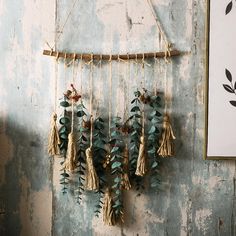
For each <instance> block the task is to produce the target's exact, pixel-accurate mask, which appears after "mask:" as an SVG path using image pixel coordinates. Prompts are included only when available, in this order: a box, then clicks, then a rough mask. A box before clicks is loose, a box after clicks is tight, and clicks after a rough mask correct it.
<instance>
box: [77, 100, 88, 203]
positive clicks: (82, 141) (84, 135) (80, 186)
mask: <svg viewBox="0 0 236 236" xmlns="http://www.w3.org/2000/svg"><path fill="white" fill-rule="evenodd" d="M77 109H78V110H77V113H76V115H77V117H78V118H79V138H78V152H77V188H76V199H77V203H78V204H80V203H81V201H82V194H83V192H84V181H85V178H84V175H85V172H84V171H85V163H86V162H85V151H86V149H87V148H88V147H89V128H88V127H87V126H85V123H86V122H87V115H86V112H85V110H86V108H85V106H84V105H83V103H82V100H81V103H80V104H79V105H77Z"/></svg>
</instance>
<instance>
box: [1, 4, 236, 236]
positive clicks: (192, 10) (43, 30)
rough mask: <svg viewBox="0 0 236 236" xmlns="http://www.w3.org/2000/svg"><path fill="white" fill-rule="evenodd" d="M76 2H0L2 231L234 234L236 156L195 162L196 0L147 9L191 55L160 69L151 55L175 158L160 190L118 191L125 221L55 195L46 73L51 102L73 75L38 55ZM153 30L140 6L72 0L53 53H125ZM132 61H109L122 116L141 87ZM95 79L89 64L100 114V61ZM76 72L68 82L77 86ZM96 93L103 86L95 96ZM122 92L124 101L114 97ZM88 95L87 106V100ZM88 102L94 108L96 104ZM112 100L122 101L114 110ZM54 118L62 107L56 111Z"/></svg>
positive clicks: (143, 44)
mask: <svg viewBox="0 0 236 236" xmlns="http://www.w3.org/2000/svg"><path fill="white" fill-rule="evenodd" d="M71 4H72V1H69V2H68V1H66V0H57V1H46V0H35V1H31V0H18V1H17V2H15V1H7V0H0V32H1V33H0V43H1V48H0V65H1V66H0V91H1V92H0V104H1V105H0V157H1V162H0V235H24V236H28V235H30V236H34V235H55V236H60V235H62V236H64V235H80V236H88V235H97V236H106V235H107V236H110V235H114V236H115V235H127V236H128V235H158V236H162V235H163V236H167V235H169V236H179V235H181V236H184V235H193V236H202V235H207V236H208V235H210V236H215V235H225V236H228V235H230V236H233V235H236V220H235V213H236V212H235V173H236V171H235V168H236V163H235V162H234V161H203V160H202V156H203V142H204V137H203V135H204V130H203V129H204V106H203V102H204V97H203V86H204V64H205V37H204V29H205V22H204V16H205V13H206V3H205V1H204V0H200V1H197V0H178V1H171V0H165V1H164V0H160V1H157V0H153V4H154V6H155V10H156V12H157V14H158V16H159V18H160V19H161V22H162V24H163V25H164V26H165V31H166V33H167V35H168V37H169V39H170V41H171V42H172V43H174V44H175V47H176V48H178V49H180V50H183V51H188V52H191V53H188V54H186V55H183V56H181V57H179V58H175V59H174V60H173V61H172V63H171V64H169V65H168V69H167V81H165V80H164V79H163V71H162V70H160V65H159V64H156V65H155V64H154V63H153V61H151V60H150V61H148V63H149V64H151V67H149V66H146V67H145V75H146V82H145V87H146V88H147V89H149V90H152V88H153V84H157V86H158V89H159V90H160V91H162V92H163V91H164V90H165V87H166V85H168V89H167V92H168V94H170V95H171V100H172V102H170V103H169V106H168V108H169V109H170V110H171V111H172V120H173V124H174V129H175V133H176V136H177V141H176V151H177V155H176V158H175V159H168V160H162V165H161V170H160V174H161V178H162V191H160V192H158V193H155V194H154V193H153V192H150V191H148V190H146V191H144V193H143V194H142V195H139V194H137V192H135V191H132V192H131V193H126V194H125V196H127V198H126V203H125V205H126V206H125V207H126V210H127V211H126V216H125V219H126V223H125V224H124V226H123V227H105V226H103V225H102V222H101V219H97V218H95V217H94V215H93V210H94V209H93V207H92V203H93V202H94V200H95V197H94V196H88V195H86V196H85V197H84V198H83V204H82V205H81V206H78V205H77V204H76V202H75V200H74V197H73V195H71V194H68V195H62V194H61V191H60V186H59V184H58V180H59V169H60V165H59V162H60V159H55V161H53V160H51V159H50V158H48V156H47V153H46V145H47V133H48V128H49V121H50V114H51V112H52V110H53V99H54V92H55V91H54V89H53V88H54V86H53V80H54V78H55V77H56V78H58V81H59V87H58V91H57V92H58V97H60V94H61V93H62V92H63V91H64V90H65V89H66V88H67V87H68V85H69V84H70V83H71V79H72V68H68V69H67V70H65V69H64V65H63V62H62V61H60V62H59V64H58V65H57V64H56V63H55V62H54V60H53V59H52V58H47V57H44V56H42V50H43V48H44V47H46V46H45V40H46V41H48V42H49V44H51V45H53V44H54V43H55V42H54V41H55V39H57V37H55V35H58V32H59V31H60V30H61V26H62V25H63V23H64V21H65V18H66V15H67V12H68V11H69V10H70V8H71ZM157 38H158V31H157V29H156V26H155V22H154V20H153V18H152V15H151V13H150V11H149V8H148V5H147V3H146V1H141V0H130V1H128V0H113V1H112V0H96V1H95V0H91V1H79V3H78V5H77V6H76V7H75V9H74V11H73V14H72V15H71V18H70V19H69V21H68V23H67V25H66V27H65V29H64V33H63V35H62V36H61V37H60V39H59V40H56V46H57V48H58V49H60V50H65V51H70V52H93V53H110V52H111V51H112V52H113V53H121V52H125V53H126V52H130V53H131V52H143V51H153V50H156V49H157V47H158V45H157ZM136 68H137V65H136V64H135V63H133V62H132V63H131V64H130V69H131V73H130V74H131V76H130V79H129V80H128V78H129V77H128V76H127V65H126V64H125V63H120V65H118V64H117V63H113V84H114V87H113V89H112V91H113V94H114V96H113V99H112V103H113V110H112V112H113V114H116V113H118V114H120V115H122V114H123V111H124V109H125V106H124V104H125V102H124V99H123V97H124V95H125V94H128V95H126V96H128V100H130V98H131V96H132V91H133V90H134V89H136V88H137V87H141V86H143V81H142V78H141V77H140V75H139V76H137V78H135V73H136V72H135V71H136ZM88 72H89V71H88V68H87V66H86V65H84V64H83V71H82V73H81V74H82V78H83V79H82V80H83V86H82V87H83V91H84V94H85V96H86V97H88V95H89V93H88V88H89V82H88V79H87V78H88ZM102 72H103V73H102V75H103V76H102V79H99V70H98V68H97V67H96V66H95V68H94V82H93V88H94V89H93V94H94V101H97V100H99V101H100V104H102V105H101V106H99V109H98V113H100V114H104V113H106V112H107V110H106V109H105V108H106V107H107V105H108V97H107V96H106V95H104V94H108V93H107V91H108V89H109V87H108V86H107V84H108V82H107V81H108V67H107V65H106V64H103V67H102ZM81 74H80V73H78V75H77V77H76V82H75V83H76V85H77V86H78V87H79V88H80V87H81ZM99 90H100V92H99ZM120 98H121V99H120ZM87 102H88V101H87ZM93 105H94V108H95V107H96V103H95V102H94V104H93ZM116 107H118V108H117V109H116ZM58 113H59V114H60V110H59V109H58Z"/></svg>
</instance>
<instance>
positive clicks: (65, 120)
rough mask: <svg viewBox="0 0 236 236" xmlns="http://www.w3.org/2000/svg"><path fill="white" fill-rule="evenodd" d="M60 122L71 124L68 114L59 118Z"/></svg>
mask: <svg viewBox="0 0 236 236" xmlns="http://www.w3.org/2000/svg"><path fill="white" fill-rule="evenodd" d="M59 123H60V124H61V125H68V124H70V118H69V117H67V116H64V117H61V118H60V120H59Z"/></svg>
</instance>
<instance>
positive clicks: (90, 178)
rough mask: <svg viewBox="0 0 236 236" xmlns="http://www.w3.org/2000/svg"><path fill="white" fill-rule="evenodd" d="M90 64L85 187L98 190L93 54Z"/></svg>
mask: <svg viewBox="0 0 236 236" xmlns="http://www.w3.org/2000/svg"><path fill="white" fill-rule="evenodd" d="M89 65H90V146H89V147H88V148H87V149H86V151H85V155H86V165H87V170H86V176H85V188H86V190H89V191H97V190H98V189H99V179H98V176H97V172H96V169H95V167H94V163H93V114H92V103H93V56H92V55H91V61H90V62H89Z"/></svg>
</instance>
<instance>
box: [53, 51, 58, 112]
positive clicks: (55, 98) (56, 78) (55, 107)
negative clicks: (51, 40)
mask: <svg viewBox="0 0 236 236" xmlns="http://www.w3.org/2000/svg"><path fill="white" fill-rule="evenodd" d="M58 62H59V52H57V56H56V63H57V67H56V71H55V79H54V112H55V113H57V86H58V66H59V63H58Z"/></svg>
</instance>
